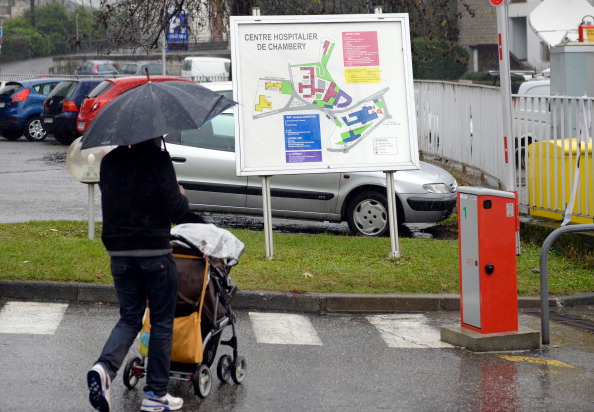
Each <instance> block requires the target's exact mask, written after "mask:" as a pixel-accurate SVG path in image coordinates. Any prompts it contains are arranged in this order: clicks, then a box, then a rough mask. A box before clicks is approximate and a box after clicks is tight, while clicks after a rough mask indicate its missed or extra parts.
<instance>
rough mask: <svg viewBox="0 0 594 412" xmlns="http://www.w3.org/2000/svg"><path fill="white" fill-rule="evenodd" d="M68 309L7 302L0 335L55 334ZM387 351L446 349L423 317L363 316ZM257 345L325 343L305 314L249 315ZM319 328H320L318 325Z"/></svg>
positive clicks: (434, 327) (0, 319) (1, 314)
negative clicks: (391, 349) (394, 349)
mask: <svg viewBox="0 0 594 412" xmlns="http://www.w3.org/2000/svg"><path fill="white" fill-rule="evenodd" d="M67 308H68V304H65V303H42V302H6V303H5V305H4V306H3V307H2V309H1V310H0V334H2V333H13V334H43V335H52V334H55V333H56V331H57V329H58V327H59V325H60V323H61V322H62V320H63V317H64V314H65V312H66V310H67ZM364 318H365V319H366V321H367V323H368V325H369V327H370V328H373V329H375V330H376V331H377V333H378V334H379V336H380V337H381V339H382V340H383V341H384V342H385V344H386V345H387V346H388V347H390V348H418V349H422V348H449V347H452V346H451V345H449V344H447V343H444V342H441V341H440V336H439V326H437V325H434V324H431V323H430V322H429V321H428V317H427V316H426V315H424V314H378V315H368V316H365V317H364ZM248 319H249V325H250V327H251V329H252V331H253V334H254V337H255V340H256V342H257V343H258V344H267V345H310V346H322V345H324V342H323V341H322V338H321V337H320V333H318V331H317V330H316V327H315V326H314V324H313V323H312V317H311V316H308V315H304V314H293V313H276V312H275V313H269V312H249V314H248ZM318 327H319V325H318Z"/></svg>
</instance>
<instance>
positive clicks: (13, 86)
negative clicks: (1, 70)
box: [0, 83, 24, 96]
mask: <svg viewBox="0 0 594 412" xmlns="http://www.w3.org/2000/svg"><path fill="white" fill-rule="evenodd" d="M23 89H24V87H23V85H22V84H20V83H9V84H7V85H6V86H4V88H3V89H2V90H1V91H0V96H12V95H13V94H15V93H16V92H18V91H19V90H23Z"/></svg>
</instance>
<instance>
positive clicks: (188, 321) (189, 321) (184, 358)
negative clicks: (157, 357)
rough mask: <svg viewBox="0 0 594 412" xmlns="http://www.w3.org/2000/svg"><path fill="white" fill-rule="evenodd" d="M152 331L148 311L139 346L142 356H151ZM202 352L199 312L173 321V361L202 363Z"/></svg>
mask: <svg viewBox="0 0 594 412" xmlns="http://www.w3.org/2000/svg"><path fill="white" fill-rule="evenodd" d="M150 331H151V322H150V312H149V310H148V309H147V310H146V315H145V320H144V325H143V327H142V331H141V332H140V339H139V345H138V348H139V351H140V354H141V355H142V356H145V357H147V356H149V349H150V348H149V346H148V337H149V334H150ZM202 352H203V351H202V332H201V330H200V314H199V312H193V313H192V314H191V315H190V316H185V317H181V318H175V319H174V320H173V347H172V349H171V361H172V362H182V363H201V362H202Z"/></svg>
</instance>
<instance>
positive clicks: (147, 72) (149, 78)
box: [144, 67, 151, 83]
mask: <svg viewBox="0 0 594 412" xmlns="http://www.w3.org/2000/svg"><path fill="white" fill-rule="evenodd" d="M144 72H145V73H146V80H147V83H150V82H151V75H150V74H149V71H148V67H145V68H144Z"/></svg>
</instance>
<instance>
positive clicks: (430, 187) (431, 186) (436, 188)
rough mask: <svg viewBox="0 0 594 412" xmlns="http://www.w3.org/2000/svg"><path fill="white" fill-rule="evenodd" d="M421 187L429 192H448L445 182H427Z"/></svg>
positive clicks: (448, 188)
mask: <svg viewBox="0 0 594 412" xmlns="http://www.w3.org/2000/svg"><path fill="white" fill-rule="evenodd" d="M423 189H425V190H426V191H428V192H429V193H450V187H449V186H448V185H446V184H445V183H428V184H426V185H423Z"/></svg>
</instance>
